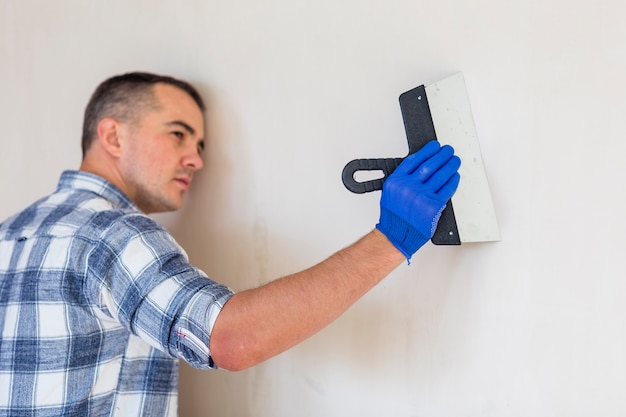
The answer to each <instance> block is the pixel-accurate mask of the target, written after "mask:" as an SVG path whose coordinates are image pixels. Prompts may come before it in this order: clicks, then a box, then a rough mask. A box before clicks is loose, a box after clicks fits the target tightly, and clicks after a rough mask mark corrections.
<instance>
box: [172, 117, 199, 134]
mask: <svg viewBox="0 0 626 417" xmlns="http://www.w3.org/2000/svg"><path fill="white" fill-rule="evenodd" d="M166 125H167V126H180V127H182V128H183V129H185V130H186V131H187V132H188V133H189V134H190V135H195V133H196V130H195V129H194V128H193V127H191V126H189V125H188V124H187V123H185V122H183V121H181V120H174V121H171V122H169V123H167V124H166Z"/></svg>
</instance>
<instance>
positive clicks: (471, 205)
mask: <svg viewBox="0 0 626 417" xmlns="http://www.w3.org/2000/svg"><path fill="white" fill-rule="evenodd" d="M400 108H401V110H402V118H403V120H404V126H405V130H406V135H407V141H408V145H409V155H410V154H412V153H414V152H417V151H418V150H419V149H420V148H421V147H422V146H424V145H425V144H426V143H428V142H429V141H431V140H433V139H437V140H438V141H439V142H440V143H442V144H450V145H452V146H453V147H454V148H455V150H456V153H457V154H458V155H459V156H460V157H461V160H462V161H463V163H462V165H461V168H460V169H459V173H460V174H461V183H460V184H459V188H458V190H457V192H456V194H455V195H454V196H453V197H452V200H451V202H449V203H448V205H447V207H446V209H445V210H444V211H443V213H442V215H441V219H440V220H439V223H438V226H437V230H436V231H435V234H434V236H433V238H432V242H433V243H435V244H438V245H459V244H461V243H465V242H488V241H497V240H500V229H499V227H498V223H497V220H496V216H495V210H494V207H493V202H492V200H491V193H490V191H489V184H488V182H487V176H486V173H485V169H484V166H483V160H482V156H481V152H480V146H479V143H478V135H477V133H476V127H475V125H474V119H473V116H472V110H471V106H470V103H469V97H468V95H467V89H466V86H465V80H464V78H463V74H461V73H458V74H455V75H453V76H451V77H448V78H446V79H444V80H441V81H438V82H436V83H433V84H430V85H427V86H424V85H421V86H419V87H417V88H414V89H412V90H409V91H407V92H405V93H403V94H402V95H400ZM402 160H403V158H375V159H356V160H353V161H351V162H349V163H348V164H347V165H346V166H345V167H344V170H343V182H344V185H345V186H346V188H348V189H349V190H350V191H352V192H355V193H365V192H370V191H374V190H380V189H381V188H382V184H383V182H384V180H385V179H386V178H387V177H388V176H389V175H390V174H391V173H392V172H393V170H394V169H395V168H396V167H397V166H398V165H399V164H400V162H402ZM358 171H382V173H383V177H382V178H377V179H374V180H369V181H364V182H358V181H356V180H355V174H356V173H357V172H358Z"/></svg>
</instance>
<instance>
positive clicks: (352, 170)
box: [341, 158, 404, 194]
mask: <svg viewBox="0 0 626 417" xmlns="http://www.w3.org/2000/svg"><path fill="white" fill-rule="evenodd" d="M403 160H404V158H371V159H354V160H352V161H350V162H348V163H347V164H346V166H345V167H344V168H343V172H342V174H341V179H342V180H343V185H344V186H345V187H346V188H347V189H348V190H350V191H352V192H353V193H356V194H364V193H369V192H371V191H377V190H382V189H383V182H385V180H386V179H387V177H389V175H391V173H392V172H393V171H394V170H395V169H396V168H397V167H398V165H400V163H401V162H402V161H403ZM359 171H382V172H383V177H382V178H376V179H373V180H367V181H357V180H356V179H355V178H354V176H355V174H356V173H357V172H359Z"/></svg>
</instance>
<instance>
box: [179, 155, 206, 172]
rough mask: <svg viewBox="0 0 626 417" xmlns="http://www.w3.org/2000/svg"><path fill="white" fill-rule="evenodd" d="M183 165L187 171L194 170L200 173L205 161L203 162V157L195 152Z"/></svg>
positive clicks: (187, 157)
mask: <svg viewBox="0 0 626 417" xmlns="http://www.w3.org/2000/svg"><path fill="white" fill-rule="evenodd" d="M182 164H183V166H184V167H185V168H187V169H192V170H193V171H198V170H200V169H202V167H203V166H204V161H203V160H202V156H200V154H199V153H198V151H197V150H193V151H191V152H189V153H188V154H187V155H185V157H184V158H183V161H182Z"/></svg>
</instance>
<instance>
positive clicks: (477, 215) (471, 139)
mask: <svg viewBox="0 0 626 417" xmlns="http://www.w3.org/2000/svg"><path fill="white" fill-rule="evenodd" d="M426 97H427V98H428V106H429V108H430V115H431V118H432V121H433V125H434V127H435V132H436V134H437V140H438V141H439V142H440V143H442V144H448V145H451V146H452V147H454V149H455V151H456V154H457V155H459V157H460V158H461V161H462V164H461V168H460V169H459V174H460V175H461V182H460V183H459V188H458V189H457V191H456V193H455V194H454V196H452V208H453V213H454V219H455V223H456V228H457V229H458V236H459V240H460V241H461V243H466V242H490V241H499V240H500V239H501V237H500V228H499V227H498V221H497V219H496V212H495V209H494V206H493V201H492V198H491V192H490V190H489V183H488V181H487V174H486V172H485V167H484V164H483V158H482V154H481V151H480V144H479V143H478V134H477V132H476V126H475V124H474V118H473V115H472V108H471V106H470V101H469V96H468V94H467V88H466V86H465V80H464V78H463V74H462V73H458V74H455V75H453V76H451V77H448V78H446V79H444V80H441V81H438V82H436V83H433V84H429V85H427V86H426ZM440 226H441V228H442V230H440V231H439V236H442V235H445V234H446V233H447V234H448V236H449V235H450V232H452V228H451V227H450V230H446V226H447V223H445V222H444V223H442V224H441V225H440ZM433 239H434V238H433ZM433 242H435V241H434V240H433Z"/></svg>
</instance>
